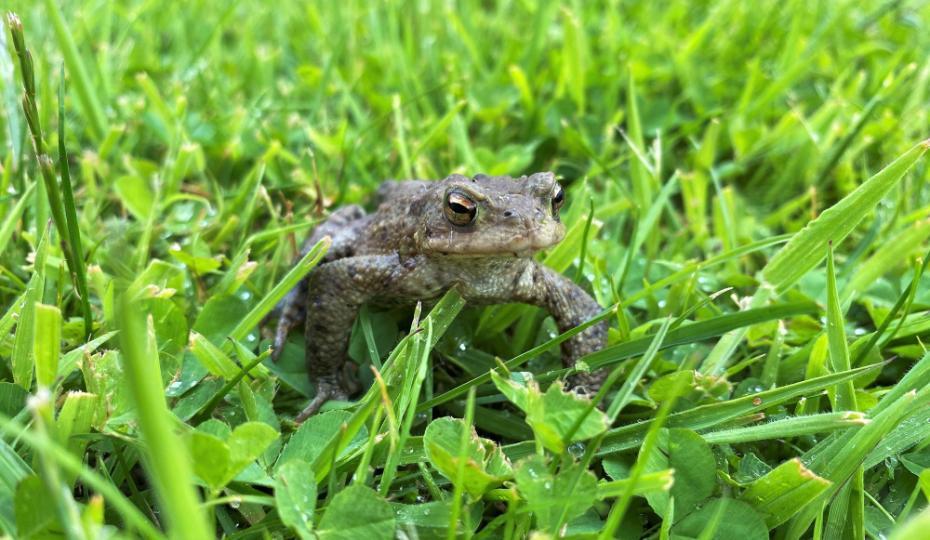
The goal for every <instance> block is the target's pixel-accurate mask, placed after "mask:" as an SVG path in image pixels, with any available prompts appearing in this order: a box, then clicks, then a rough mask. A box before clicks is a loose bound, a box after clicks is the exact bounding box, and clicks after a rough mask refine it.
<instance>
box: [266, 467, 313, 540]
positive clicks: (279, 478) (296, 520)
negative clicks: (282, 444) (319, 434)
mask: <svg viewBox="0 0 930 540" xmlns="http://www.w3.org/2000/svg"><path fill="white" fill-rule="evenodd" d="M274 502H275V508H276V509H277V511H278V516H279V517H280V518H281V522H282V523H284V524H285V525H286V526H288V527H290V528H291V529H292V530H293V531H295V532H296V533H297V535H298V536H300V537H301V538H312V537H313V536H312V532H311V531H312V530H313V512H314V510H315V509H316V479H315V478H314V475H313V469H311V468H310V464H309V463H307V462H306V461H303V460H300V459H293V460H291V461H288V462H287V463H285V464H284V465H282V466H281V467H279V468H278V470H277V472H276V473H275V479H274Z"/></svg>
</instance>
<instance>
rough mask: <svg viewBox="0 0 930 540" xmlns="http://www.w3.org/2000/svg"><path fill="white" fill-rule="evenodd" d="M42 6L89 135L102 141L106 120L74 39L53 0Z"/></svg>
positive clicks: (45, 2)
mask: <svg viewBox="0 0 930 540" xmlns="http://www.w3.org/2000/svg"><path fill="white" fill-rule="evenodd" d="M43 6H44V7H45V13H46V14H48V16H49V18H50V19H51V20H52V28H54V29H55V37H56V38H57V39H58V45H59V47H61V50H62V52H63V54H64V57H65V64H66V65H67V66H68V72H70V73H71V75H72V76H73V77H74V80H75V87H76V89H77V93H78V101H79V102H80V104H81V108H82V109H83V110H84V116H85V117H86V118H87V121H88V125H89V126H90V130H91V133H92V134H93V136H94V138H95V139H96V140H98V141H99V140H102V139H103V137H104V135H105V134H106V132H107V129H108V128H107V119H106V116H104V114H103V107H101V106H100V100H99V98H98V96H97V93H96V90H95V89H94V86H93V84H92V83H91V80H90V76H89V75H88V74H87V69H86V68H85V67H84V62H83V60H81V54H80V53H79V52H78V49H77V45H76V44H75V42H74V37H73V36H72V35H71V31H70V30H69V29H68V26H67V25H66V24H65V18H64V15H63V14H62V12H61V7H60V6H59V5H58V3H57V2H55V0H45V1H44V2H43Z"/></svg>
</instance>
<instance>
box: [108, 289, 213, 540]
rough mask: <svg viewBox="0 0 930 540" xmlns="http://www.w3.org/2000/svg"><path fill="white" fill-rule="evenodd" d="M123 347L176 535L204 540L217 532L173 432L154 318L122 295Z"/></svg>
mask: <svg viewBox="0 0 930 540" xmlns="http://www.w3.org/2000/svg"><path fill="white" fill-rule="evenodd" d="M118 309H119V314H118V317H117V320H119V321H120V324H121V327H120V350H121V352H122V358H123V362H124V369H125V371H126V385H127V389H128V391H129V394H130V395H131V396H132V399H133V401H134V402H135V405H136V411H137V414H138V422H139V430H140V432H141V434H142V440H143V442H144V445H145V446H144V450H145V455H146V458H147V460H146V469H147V471H148V473H149V478H150V479H151V481H152V483H153V485H154V486H155V492H156V493H157V495H158V500H159V502H160V507H161V509H162V512H163V513H164V515H165V519H166V521H167V524H168V530H169V531H171V536H173V537H177V538H191V539H201V538H209V537H212V536H213V531H212V530H211V528H210V526H209V525H208V523H207V520H206V515H205V514H204V513H203V511H202V510H201V507H200V500H199V497H198V495H197V491H196V489H195V487H194V485H193V483H192V482H191V479H192V472H191V471H192V468H191V464H190V461H189V460H190V457H189V456H188V454H187V451H186V449H185V448H184V446H183V445H182V444H181V440H180V438H178V436H177V435H176V434H175V432H174V425H173V422H172V419H173V416H172V414H171V412H170V411H169V410H168V407H167V404H166V403H165V396H164V394H163V393H162V381H161V373H160V372H159V367H158V365H159V360H158V352H157V349H156V346H155V343H154V338H155V336H154V332H153V329H152V327H151V319H149V324H148V328H146V324H145V322H144V319H143V313H144V312H143V311H142V310H140V309H139V306H138V305H132V304H131V303H130V301H129V299H128V298H126V297H125V296H122V297H121V299H120V302H119V306H118Z"/></svg>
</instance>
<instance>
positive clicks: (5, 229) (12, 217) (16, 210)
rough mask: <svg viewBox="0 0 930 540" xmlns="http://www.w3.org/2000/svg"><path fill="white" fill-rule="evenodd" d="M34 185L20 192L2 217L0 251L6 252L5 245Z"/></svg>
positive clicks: (11, 235)
mask: <svg viewBox="0 0 930 540" xmlns="http://www.w3.org/2000/svg"><path fill="white" fill-rule="evenodd" d="M36 185H37V184H35V183H32V184H29V186H28V187H26V190H25V191H23V192H22V193H21V194H20V196H19V200H18V201H16V206H14V207H13V209H12V210H10V212H9V213H8V214H7V215H6V217H5V218H3V224H2V225H0V253H6V246H7V245H8V244H9V243H10V239H11V238H12V237H13V231H14V230H15V229H16V224H17V223H18V222H19V219H20V218H21V217H22V215H23V210H25V208H26V205H27V204H29V201H30V197H31V196H32V192H33V191H35V188H36Z"/></svg>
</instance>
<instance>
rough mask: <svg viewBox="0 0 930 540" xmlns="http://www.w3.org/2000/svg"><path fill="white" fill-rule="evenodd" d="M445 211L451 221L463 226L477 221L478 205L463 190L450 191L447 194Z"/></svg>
mask: <svg viewBox="0 0 930 540" xmlns="http://www.w3.org/2000/svg"><path fill="white" fill-rule="evenodd" d="M443 211H444V212H445V214H446V219H448V220H449V222H450V223H452V224H453V225H458V226H460V227H463V226H465V225H468V224H470V223H471V222H473V221H475V217H477V215H478V205H477V204H476V203H475V201H474V200H472V198H471V197H469V196H468V195H466V194H464V193H462V192H461V191H450V192H449V193H448V194H447V195H446V204H445V206H444V207H443Z"/></svg>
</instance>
